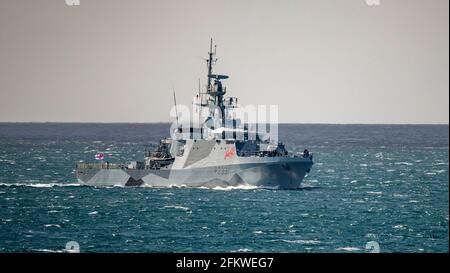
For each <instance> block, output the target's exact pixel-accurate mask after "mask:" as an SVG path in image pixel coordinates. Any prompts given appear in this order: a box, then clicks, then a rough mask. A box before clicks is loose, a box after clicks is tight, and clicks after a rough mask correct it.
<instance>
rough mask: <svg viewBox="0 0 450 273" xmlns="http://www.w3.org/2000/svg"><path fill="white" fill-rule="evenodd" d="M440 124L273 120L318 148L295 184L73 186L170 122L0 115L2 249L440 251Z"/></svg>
mask: <svg viewBox="0 0 450 273" xmlns="http://www.w3.org/2000/svg"><path fill="white" fill-rule="evenodd" d="M448 129H449V128H448V125H442V126H438V125H301V124H284V125H280V127H279V134H280V136H279V137H280V139H281V140H283V141H284V142H285V144H286V146H287V148H288V149H289V150H293V151H303V150H304V149H305V148H307V149H309V150H310V151H311V152H312V153H314V162H315V164H314V166H313V168H312V170H311V172H310V173H309V174H308V176H307V177H306V178H305V180H304V183H303V186H302V188H301V189H299V190H276V189H260V188H255V187H250V186H239V187H231V188H215V189H204V188H198V189H195V188H151V187H136V188H123V187H109V188H95V187H88V186H80V185H79V184H78V183H77V181H76V178H75V172H74V168H75V164H76V163H77V162H94V161H95V159H94V155H95V154H96V153H98V152H103V153H105V154H106V156H107V160H108V161H109V162H123V161H131V160H136V159H142V158H143V152H144V149H145V146H150V148H151V147H154V146H155V145H157V143H158V141H159V139H160V138H162V137H166V136H168V134H169V124H45V123H42V124H15V123H4V124H0V252H61V251H64V249H65V245H66V243H67V242H69V241H76V242H77V243H78V244H79V246H80V251H81V252H365V251H367V250H366V249H365V248H366V244H367V243H368V242H370V241H375V242H377V243H378V245H379V247H380V251H381V252H448V250H449V249H448V244H449V235H448V234H449V233H448V231H449V191H448V190H449V173H448V172H449V167H448V159H449V138H448Z"/></svg>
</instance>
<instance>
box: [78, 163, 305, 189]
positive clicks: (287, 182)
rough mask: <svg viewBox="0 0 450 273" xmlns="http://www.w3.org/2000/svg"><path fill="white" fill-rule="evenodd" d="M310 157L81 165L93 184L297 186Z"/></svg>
mask: <svg viewBox="0 0 450 273" xmlns="http://www.w3.org/2000/svg"><path fill="white" fill-rule="evenodd" d="M312 164H313V163H312V160H311V159H310V158H301V157H272V158H271V157H267V158H243V159H241V160H239V162H234V164H228V165H225V164H224V165H216V166H205V167H200V166H199V167H191V168H180V169H173V168H167V169H165V168H161V169H157V170H156V169H127V168H117V169H77V178H78V181H79V182H80V183H81V184H85V185H90V186H141V185H147V186H155V187H171V186H179V187H212V188H213V187H226V186H238V185H252V186H258V187H276V188H280V189H296V188H299V187H300V184H301V182H302V180H303V178H304V177H305V175H306V173H307V172H309V170H310V168H311V167H312Z"/></svg>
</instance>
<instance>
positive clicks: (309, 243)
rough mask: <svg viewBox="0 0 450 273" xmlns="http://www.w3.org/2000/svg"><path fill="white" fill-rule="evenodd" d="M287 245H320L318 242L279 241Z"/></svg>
mask: <svg viewBox="0 0 450 273" xmlns="http://www.w3.org/2000/svg"><path fill="white" fill-rule="evenodd" d="M281 241H283V242H285V243H289V244H299V245H316V244H320V243H321V242H320V241H319V240H281Z"/></svg>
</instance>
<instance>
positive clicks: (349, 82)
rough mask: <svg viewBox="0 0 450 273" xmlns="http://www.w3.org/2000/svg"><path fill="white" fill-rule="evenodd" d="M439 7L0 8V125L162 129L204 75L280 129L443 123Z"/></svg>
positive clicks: (346, 2)
mask: <svg viewBox="0 0 450 273" xmlns="http://www.w3.org/2000/svg"><path fill="white" fill-rule="evenodd" d="M448 5H449V1H448V0H380V5H379V6H369V5H367V4H366V1H365V0H340V1H336V0H307V1H300V0H292V1H287V0H282V1H275V0H271V1H265V0H254V1H250V0H221V1H212V0H202V1H200V0H179V1H174V0H161V1H150V0H128V1H125V0H81V5H80V6H72V7H70V6H67V5H66V3H65V0H32V1H31V0H1V1H0V121H68V122H97V121H100V122H159V121H169V120H170V119H169V110H170V108H171V106H172V103H173V102H172V100H173V97H172V91H171V89H172V84H173V85H174V87H175V89H176V92H177V101H178V103H185V104H190V102H191V98H192V96H193V95H194V92H195V91H196V89H197V85H198V78H199V77H201V79H202V82H203V83H204V82H205V73H206V65H205V63H204V61H203V60H202V59H200V58H198V56H205V57H206V53H207V50H208V47H209V39H210V37H213V38H214V40H215V41H216V42H217V44H218V48H217V53H218V57H219V62H218V64H217V66H216V72H218V73H225V74H228V75H230V79H229V80H227V81H226V84H227V86H228V87H227V88H228V89H227V90H228V95H232V96H237V97H239V98H240V101H239V102H240V103H241V104H278V105H279V118H280V122H296V123H448V120H449V115H448V111H449V102H448V99H449V37H448V34H449V29H448V26H449V14H448V12H449V6H448Z"/></svg>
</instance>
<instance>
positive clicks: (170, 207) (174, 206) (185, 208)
mask: <svg viewBox="0 0 450 273" xmlns="http://www.w3.org/2000/svg"><path fill="white" fill-rule="evenodd" d="M163 209H179V210H184V211H188V210H191V209H190V208H188V207H183V206H177V205H173V206H164V207H163Z"/></svg>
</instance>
